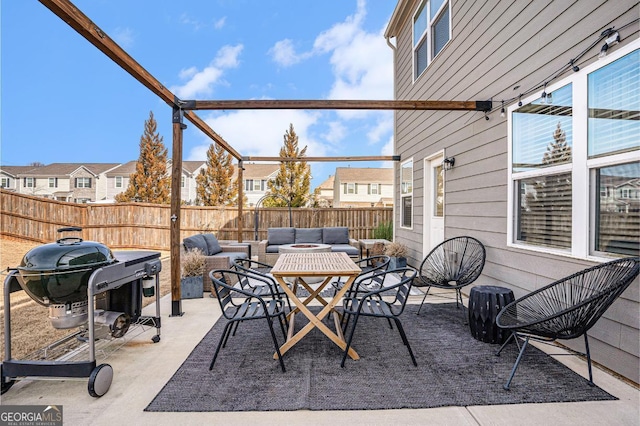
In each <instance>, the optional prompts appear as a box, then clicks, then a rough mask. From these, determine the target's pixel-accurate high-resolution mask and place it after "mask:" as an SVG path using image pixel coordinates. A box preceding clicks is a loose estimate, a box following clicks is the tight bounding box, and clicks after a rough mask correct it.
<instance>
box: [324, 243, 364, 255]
mask: <svg viewBox="0 0 640 426" xmlns="http://www.w3.org/2000/svg"><path fill="white" fill-rule="evenodd" d="M331 251H332V252H345V253H347V254H348V255H349V256H359V255H360V250H359V249H357V248H355V247H354V246H352V245H349V244H333V245H332V246H331Z"/></svg>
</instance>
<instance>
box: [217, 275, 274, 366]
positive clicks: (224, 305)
mask: <svg viewBox="0 0 640 426" xmlns="http://www.w3.org/2000/svg"><path fill="white" fill-rule="evenodd" d="M209 278H211V281H212V287H213V291H214V293H215V295H216V297H217V299H218V301H219V302H220V309H221V310H222V315H223V316H224V318H226V319H227V324H226V325H225V326H224V331H223V332H222V335H221V336H220V341H219V342H218V346H217V347H216V352H215V354H214V355H213V359H212V360H211V365H209V370H212V369H213V365H214V364H215V362H216V358H217V357H218V353H219V352H220V348H221V347H225V346H226V345H227V340H228V339H229V335H230V334H231V329H232V328H233V324H234V323H238V322H241V321H249V320H262V319H264V320H266V322H267V324H268V325H269V331H270V332H271V338H272V339H273V344H274V346H275V348H276V353H277V354H278V361H280V368H282V372H283V373H284V372H286V370H285V367H284V361H283V360H282V354H281V353H280V345H279V344H278V339H276V334H275V332H274V331H273V320H274V319H276V320H278V322H279V323H280V329H281V331H282V334H283V335H284V339H285V340H286V338H287V333H286V331H285V328H284V324H286V317H285V314H286V312H285V301H284V299H282V298H279V297H278V296H276V294H275V293H274V292H273V291H271V292H270V293H271V294H270V295H269V296H265V295H263V296H258V295H256V294H254V293H252V292H251V291H247V290H244V289H242V288H238V287H236V286H234V285H230V284H227V283H234V282H235V283H237V282H242V281H244V280H246V279H247V278H248V276H247V274H246V273H244V272H241V271H233V270H228V269H227V270H225V269H217V270H214V271H211V272H209ZM252 279H254V280H258V281H264V286H265V287H267V288H271V285H270V284H269V281H268V280H265V279H264V278H263V277H260V276H258V275H254V276H252Z"/></svg>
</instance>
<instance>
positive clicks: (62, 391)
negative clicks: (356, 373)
mask: <svg viewBox="0 0 640 426" xmlns="http://www.w3.org/2000/svg"><path fill="white" fill-rule="evenodd" d="M452 297H453V295H452ZM421 299H422V296H420V295H414V296H412V297H411V299H410V301H409V302H410V303H419V302H420V300H421ZM429 299H431V300H430V301H431V302H432V303H433V302H436V303H437V302H439V301H440V300H443V301H449V300H447V299H439V298H429ZM183 303H184V305H185V312H186V313H185V315H184V316H183V317H170V316H169V315H168V312H170V304H171V300H170V296H165V297H164V298H163V299H162V316H163V324H162V340H161V342H160V343H158V344H153V343H151V340H150V338H151V336H152V334H153V333H154V332H153V331H152V330H149V331H147V332H145V333H144V334H142V335H140V336H137V337H136V338H135V339H133V340H132V341H130V342H129V343H128V344H126V345H125V346H123V347H122V348H120V349H118V350H117V351H115V352H114V353H113V354H112V355H111V356H110V357H109V358H108V359H107V361H106V362H108V363H109V364H111V366H112V367H113V369H114V379H113V383H112V385H111V388H110V390H109V392H108V393H107V394H106V395H104V396H103V397H102V398H92V397H90V396H89V395H88V393H87V380H86V379H80V380H77V381H76V380H72V379H65V380H62V381H61V380H53V381H48V380H47V381H33V382H32V381H28V380H25V381H22V382H17V383H16V384H15V385H14V386H13V387H12V388H11V389H10V390H9V392H7V393H6V394H4V395H3V396H2V403H3V405H11V404H20V405H28V404H37V405H42V404H57V405H61V406H62V407H63V412H64V420H65V424H92V425H112V424H114V423H122V422H123V421H127V422H129V423H132V424H136V425H164V424H167V425H169V424H171V425H173V424H229V423H231V424H248V423H254V424H267V425H268V424H282V422H283V421H284V422H286V423H289V424H318V425H323V424H327V425H328V424H335V423H336V420H337V419H339V421H340V423H349V424H373V423H375V424H467V425H489V424H491V425H501V424H504V425H506V424H514V423H516V422H517V423H518V424H541V423H549V422H552V423H553V424H616V425H637V424H638V422H639V419H640V406H639V405H638V400H639V397H640V393H639V391H638V389H636V388H634V387H632V386H630V385H628V384H627V383H625V382H623V381H621V380H619V379H617V378H616V377H613V376H612V375H610V374H608V373H607V372H604V371H602V370H600V369H598V368H596V369H595V370H594V380H595V382H596V384H597V385H598V386H599V387H601V388H602V389H604V390H605V391H607V392H609V393H610V394H612V395H614V396H615V397H617V398H619V400H618V401H597V402H596V401H590V402H573V403H553V404H514V405H494V406H470V407H444V408H433V409H401V410H375V411H362V410H357V411H339V412H335V411H306V410H300V411H287V412H235V413H232V412H194V413H152V412H145V411H144V409H145V407H146V406H147V405H148V404H149V402H150V401H151V400H153V398H154V397H155V396H156V394H157V393H158V392H159V391H160V390H161V389H162V387H163V386H164V385H165V383H167V381H168V380H169V379H170V378H171V377H172V375H173V374H174V373H175V371H176V370H177V369H178V368H179V367H180V365H181V364H182V362H183V361H184V360H185V359H186V358H187V356H188V355H189V354H190V353H191V351H192V350H193V348H194V347H195V346H196V345H197V344H198V343H199V342H200V340H201V339H202V338H203V336H204V335H205V334H206V333H207V332H208V331H209V330H210V328H211V327H212V325H213V324H214V323H215V322H216V321H217V320H218V318H219V317H220V311H219V307H218V305H217V303H216V302H215V299H213V298H209V297H205V298H202V299H189V300H184V301H183ZM465 304H466V300H465ZM469 337H470V338H471V336H469ZM541 349H543V350H544V349H545V348H544V347H542V348H541ZM554 352H557V350H554ZM558 358H559V360H560V361H561V362H563V363H564V364H566V365H567V366H568V367H569V368H571V369H572V370H574V371H576V372H578V373H579V374H581V375H582V376H583V377H584V376H586V374H587V372H586V362H584V361H583V360H581V359H579V358H577V357H575V356H560V357H558ZM99 361H100V360H99ZM421 361H422V362H426V360H421ZM336 362H338V360H336ZM505 362H507V363H509V364H510V363H511V362H512V360H505ZM207 373H208V371H207V370H206V368H205V369H203V378H204V377H206V374H207Z"/></svg>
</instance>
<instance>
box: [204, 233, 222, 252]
mask: <svg viewBox="0 0 640 426" xmlns="http://www.w3.org/2000/svg"><path fill="white" fill-rule="evenodd" d="M202 236H203V237H204V240H205V242H206V243H207V250H208V254H209V256H213V255H214V254H217V253H220V252H221V251H222V247H220V243H219V242H218V239H217V238H216V236H215V235H213V234H202Z"/></svg>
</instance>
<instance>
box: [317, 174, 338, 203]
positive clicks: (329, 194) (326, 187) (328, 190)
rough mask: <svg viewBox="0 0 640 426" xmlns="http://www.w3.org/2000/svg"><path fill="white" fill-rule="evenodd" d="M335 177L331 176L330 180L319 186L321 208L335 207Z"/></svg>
mask: <svg viewBox="0 0 640 426" xmlns="http://www.w3.org/2000/svg"><path fill="white" fill-rule="evenodd" d="M335 180H336V177H335V175H329V178H328V179H327V180H325V181H324V182H322V183H321V184H320V185H318V188H317V189H318V204H319V205H320V206H321V207H333V198H334V196H333V183H334V182H335Z"/></svg>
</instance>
